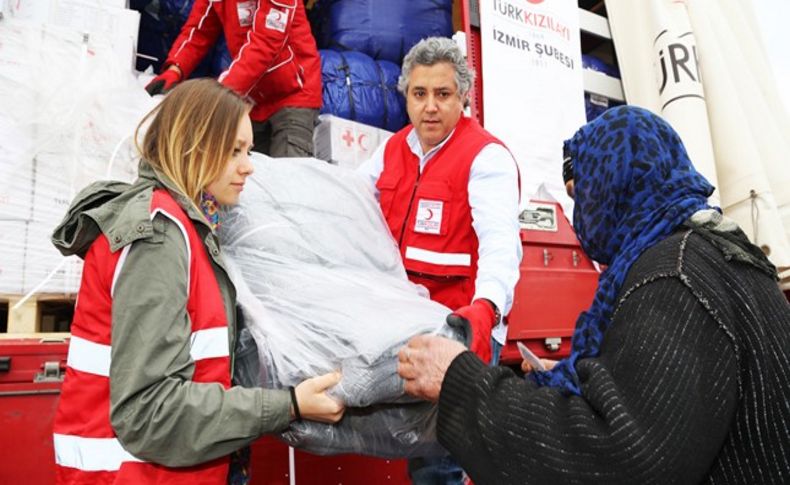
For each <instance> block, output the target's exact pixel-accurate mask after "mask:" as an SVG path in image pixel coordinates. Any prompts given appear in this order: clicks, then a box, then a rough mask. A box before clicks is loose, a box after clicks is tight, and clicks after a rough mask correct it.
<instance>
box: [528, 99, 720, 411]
mask: <svg viewBox="0 0 790 485" xmlns="http://www.w3.org/2000/svg"><path fill="white" fill-rule="evenodd" d="M565 150H566V153H567V154H568V155H570V156H571V157H573V174H574V201H575V204H576V207H575V209H574V211H573V227H574V229H575V230H576V235H577V237H578V238H579V241H580V242H581V245H582V248H583V249H584V251H585V252H586V253H587V254H588V255H589V256H590V257H591V258H593V259H594V260H596V261H598V262H600V263H603V264H606V265H608V267H607V269H606V270H605V271H604V272H603V273H601V276H600V277H599V279H598V290H597V291H596V293H595V299H594V300H593V303H592V305H591V306H590V308H589V309H588V310H587V311H586V312H582V314H581V315H579V319H578V320H577V321H576V330H575V331H574V333H573V340H572V342H571V355H570V357H568V358H567V359H563V360H562V361H560V362H559V363H558V364H557V365H556V366H555V367H554V369H552V370H551V371H548V372H533V373H532V374H531V375H532V377H533V379H534V380H535V382H537V383H538V384H539V385H542V386H550V387H556V388H560V389H563V390H564V391H566V392H568V393H571V394H577V395H581V389H580V387H579V378H578V375H577V374H576V362H577V361H578V360H579V359H583V358H586V357H595V356H597V355H598V353H599V351H600V347H601V342H602V341H603V336H604V334H605V333H606V330H607V329H608V328H609V325H611V322H612V312H613V310H614V306H615V299H616V297H617V295H618V293H619V292H620V287H621V286H622V284H623V280H625V276H626V274H627V273H628V270H629V269H630V268H631V265H632V264H633V263H634V261H636V259H637V258H638V257H639V255H641V254H642V253H643V252H644V251H645V250H646V249H648V248H650V247H651V246H653V245H654V244H657V243H658V242H660V241H662V240H663V239H664V238H666V237H667V236H669V235H670V234H671V233H672V232H674V231H675V230H676V229H677V227H678V226H679V225H680V224H682V223H683V222H684V221H685V220H686V219H687V218H689V217H690V216H691V215H692V214H694V213H695V212H697V211H698V210H701V209H706V208H708V207H709V206H708V204H707V199H708V196H710V194H712V193H713V186H712V185H711V184H710V183H708V181H707V180H706V179H705V178H704V177H703V176H702V175H700V174H699V173H697V171H696V170H694V167H693V166H692V165H691V160H689V157H688V155H687V154H686V149H685V148H684V147H683V143H682V142H681V140H680V137H679V136H678V134H677V133H676V132H675V130H673V129H672V127H670V126H669V124H668V123H667V122H666V121H664V120H663V119H662V118H660V117H659V116H656V115H654V114H653V113H651V112H649V111H647V110H645V109H642V108H636V107H633V106H620V107H617V108H613V109H610V110H608V111H607V112H606V113H604V114H603V115H602V116H599V117H598V118H596V119H595V120H593V121H592V122H590V123H588V124H586V125H585V126H583V127H581V128H580V129H579V131H577V132H576V134H575V135H574V136H573V138H571V139H570V140H568V141H566V142H565Z"/></svg>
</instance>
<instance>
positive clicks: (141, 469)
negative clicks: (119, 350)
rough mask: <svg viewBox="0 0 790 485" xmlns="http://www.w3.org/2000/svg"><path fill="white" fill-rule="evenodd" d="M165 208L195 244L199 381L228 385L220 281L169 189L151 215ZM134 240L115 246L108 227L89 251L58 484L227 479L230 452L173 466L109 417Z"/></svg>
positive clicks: (58, 439)
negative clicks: (140, 446)
mask: <svg viewBox="0 0 790 485" xmlns="http://www.w3.org/2000/svg"><path fill="white" fill-rule="evenodd" d="M156 214H162V215H164V216H165V217H168V218H170V219H172V220H173V221H174V222H175V223H176V224H177V225H178V226H179V227H180V229H181V231H182V232H183V234H184V238H185V240H186V242H187V247H188V251H189V258H190V261H189V286H188V288H189V297H188V300H187V313H188V314H189V318H190V320H191V323H192V337H191V350H190V355H191V356H192V359H193V360H194V361H195V372H194V375H193V376H192V380H193V381H194V382H219V383H220V384H222V385H223V386H224V387H225V388H226V389H227V388H229V387H230V352H229V342H228V322H227V318H226V316H225V307H224V304H223V301H222V295H221V293H220V289H219V285H218V284H217V280H216V277H215V275H214V270H213V269H212V267H211V262H210V260H209V257H208V255H207V254H206V249H205V247H204V245H203V242H202V240H201V239H200V236H199V234H198V233H197V231H196V230H195V227H194V225H193V223H192V221H191V220H190V219H189V217H187V215H186V213H185V212H184V211H183V209H181V207H180V206H179V205H178V204H177V203H176V201H175V200H174V199H173V197H172V196H171V195H170V194H169V193H168V192H167V191H165V190H161V189H160V190H156V191H155V192H154V195H153V198H152V200H151V219H153V218H154V216H156ZM129 248H131V245H128V246H126V247H124V248H123V249H122V250H120V251H116V252H115V253H112V252H110V244H109V241H108V240H107V238H106V237H105V236H104V235H101V236H99V237H98V238H97V239H96V240H95V241H94V242H93V244H92V245H91V247H90V249H89V250H88V253H87V255H86V256H85V264H84V267H83V274H82V284H81V285H80V292H79V298H78V305H77V307H76V308H75V311H74V321H73V323H72V326H71V342H70V344H69V355H68V360H67V367H66V378H65V380H64V381H63V388H62V393H61V396H60V402H59V404H58V410H57V414H56V416H55V423H54V445H55V461H56V463H57V483H58V484H86V485H87V484H91V485H94V484H130V485H131V484H153V483H156V484H163V485H164V484H184V485H186V484H193V483H201V484H217V485H224V484H225V483H227V477H228V466H229V460H228V458H227V457H224V458H219V459H216V460H213V461H210V462H207V463H203V464H201V465H198V466H194V467H185V468H167V467H164V466H162V465H157V464H155V463H148V462H144V461H142V460H140V459H138V458H136V457H134V456H132V455H131V454H130V453H129V452H128V451H126V450H125V449H124V448H123V446H122V445H121V443H120V442H119V441H118V438H117V437H116V435H115V432H114V431H113V428H112V426H111V424H110V378H109V377H110V354H111V351H112V345H113V342H112V301H113V292H114V286H115V279H116V277H117V275H118V274H119V273H120V270H121V267H122V266H123V262H124V260H125V256H126V254H127V253H128V251H129Z"/></svg>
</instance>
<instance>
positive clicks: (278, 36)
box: [220, 0, 299, 94]
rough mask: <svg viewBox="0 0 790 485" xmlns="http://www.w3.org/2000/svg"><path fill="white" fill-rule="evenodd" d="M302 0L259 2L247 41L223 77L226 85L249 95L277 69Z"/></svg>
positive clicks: (221, 79) (266, 0) (223, 82)
mask: <svg viewBox="0 0 790 485" xmlns="http://www.w3.org/2000/svg"><path fill="white" fill-rule="evenodd" d="M298 1H299V0H259V1H258V8H257V10H256V11H255V14H254V20H253V23H252V28H251V29H250V30H249V32H248V33H247V42H245V44H244V45H243V46H242V47H241V49H240V50H239V53H238V54H237V55H236V58H235V59H234V60H233V62H232V63H231V65H230V66H229V67H228V69H227V71H225V72H224V73H223V74H222V75H221V76H220V81H221V82H222V84H224V85H225V86H228V87H229V88H231V89H233V90H235V91H236V92H238V93H242V94H246V93H247V92H249V91H250V89H252V87H253V86H254V85H255V83H256V82H257V81H258V80H259V79H260V78H261V76H263V74H265V73H266V71H268V70H269V69H270V68H272V67H273V66H274V63H275V60H277V59H278V58H279V57H280V53H281V52H282V50H283V49H284V48H285V46H286V44H287V41H288V36H289V35H290V32H291V26H292V25H293V20H294V15H296V13H297V10H298V8H297V2H298Z"/></svg>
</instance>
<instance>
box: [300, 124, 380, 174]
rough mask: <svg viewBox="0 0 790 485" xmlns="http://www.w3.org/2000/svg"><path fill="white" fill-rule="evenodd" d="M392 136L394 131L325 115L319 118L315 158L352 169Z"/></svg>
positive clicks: (314, 137)
mask: <svg viewBox="0 0 790 485" xmlns="http://www.w3.org/2000/svg"><path fill="white" fill-rule="evenodd" d="M390 136H392V133H391V132H389V131H386V130H382V129H380V128H376V127H375V126H370V125H365V124H362V123H358V122H356V121H351V120H346V119H343V118H338V117H337V116H334V115H329V114H323V115H320V116H319V117H318V126H316V129H315V132H314V133H313V144H314V146H315V156H316V158H320V159H321V160H326V161H327V162H330V163H333V164H336V165H339V166H341V167H345V168H349V169H352V170H353V169H355V168H357V167H358V166H359V165H360V164H361V163H362V162H364V161H365V160H367V159H368V158H370V157H371V156H372V155H373V152H375V151H376V148H378V146H379V145H381V144H382V143H384V142H385V141H387V139H388V138H389V137H390Z"/></svg>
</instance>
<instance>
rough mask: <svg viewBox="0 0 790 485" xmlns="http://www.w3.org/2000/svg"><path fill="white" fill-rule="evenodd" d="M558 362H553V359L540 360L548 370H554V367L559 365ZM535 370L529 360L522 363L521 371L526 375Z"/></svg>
mask: <svg viewBox="0 0 790 485" xmlns="http://www.w3.org/2000/svg"><path fill="white" fill-rule="evenodd" d="M557 362H558V361H556V360H551V359H540V363H541V364H543V367H545V368H546V370H551V369H553V368H554V366H555V365H557ZM533 370H535V369H534V368H533V367H532V364H530V363H529V361H528V360H524V361H522V362H521V371H522V372H524V373H525V374H526V373H527V372H532V371H533Z"/></svg>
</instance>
